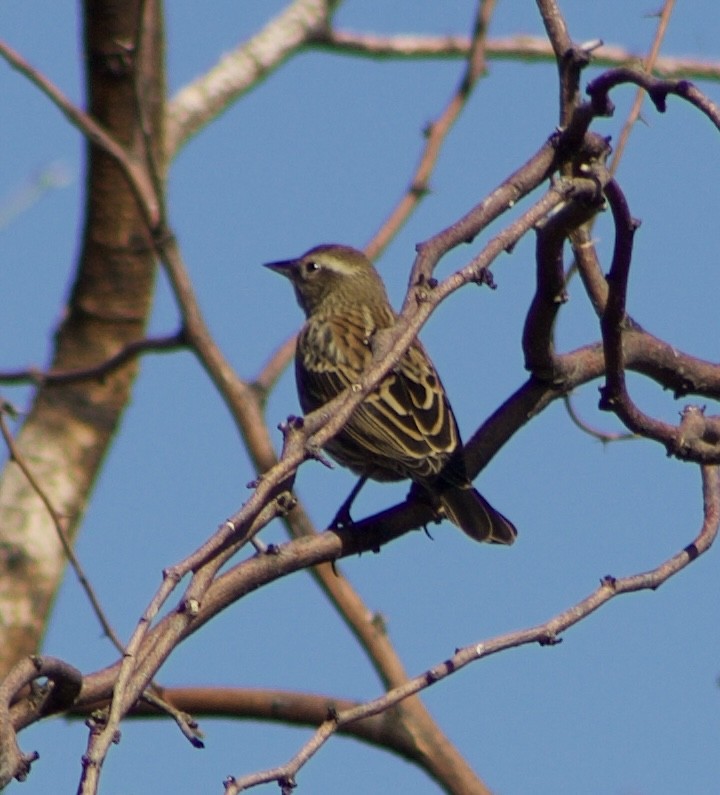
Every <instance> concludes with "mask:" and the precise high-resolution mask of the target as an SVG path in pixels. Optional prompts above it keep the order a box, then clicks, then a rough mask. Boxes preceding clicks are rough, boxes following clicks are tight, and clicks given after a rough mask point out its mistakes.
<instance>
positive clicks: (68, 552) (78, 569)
mask: <svg viewBox="0 0 720 795" xmlns="http://www.w3.org/2000/svg"><path fill="white" fill-rule="evenodd" d="M0 433H2V437H3V439H4V440H5V444H6V445H7V448H8V451H9V453H10V458H11V459H12V460H13V461H14V462H15V463H16V464H17V466H18V468H19V469H20V471H21V472H22V473H23V475H24V476H25V479H26V480H27V482H28V483H29V484H30V488H31V489H32V490H33V491H34V492H35V493H36V494H37V495H38V497H39V498H40V500H41V502H42V504H43V505H44V506H45V509H46V510H47V512H48V515H49V516H50V519H51V521H52V523H53V526H54V527H55V532H56V533H57V537H58V539H59V540H60V544H61V546H62V548H63V551H64V552H65V556H66V557H67V559H68V561H69V563H70V565H71V566H72V569H73V571H74V572H75V575H76V576H77V578H78V582H79V583H80V586H81V587H82V589H83V590H84V591H85V595H86V596H87V598H88V601H89V602H90V606H91V607H92V610H93V612H94V613H95V616H96V617H97V620H98V621H99V622H100V626H101V627H102V629H103V632H104V633H105V634H106V635H107V636H108V638H110V640H111V641H112V644H113V645H114V646H115V648H116V649H117V650H118V652H119V653H120V654H122V653H123V652H124V646H123V644H122V641H121V640H120V638H119V637H118V635H117V634H116V633H115V630H114V629H113V628H112V625H111V624H110V621H109V619H108V618H107V616H106V615H105V611H104V610H103V609H102V606H101V604H100V600H99V599H98V597H97V594H96V593H95V589H94V588H93V586H92V585H91V583H90V580H89V579H88V577H87V575H86V574H85V571H84V569H83V567H82V565H81V563H80V561H79V559H78V557H77V555H76V554H75V551H74V550H73V548H72V545H71V544H70V542H69V541H68V538H67V535H66V533H65V526H64V525H65V520H64V518H63V517H62V516H61V515H60V513H59V511H57V510H56V508H55V506H54V505H53V503H52V500H51V499H50V497H49V496H48V494H47V492H46V491H45V489H44V488H43V487H42V486H41V485H40V483H38V481H37V478H36V477H35V476H34V475H33V473H32V470H31V469H30V467H29V466H28V464H27V462H26V461H25V460H24V458H23V457H22V455H21V454H20V451H19V450H18V448H17V445H16V444H15V440H14V439H13V436H12V433H10V429H9V428H8V426H7V422H6V421H5V412H4V411H3V409H2V407H0Z"/></svg>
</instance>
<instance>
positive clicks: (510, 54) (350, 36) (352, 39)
mask: <svg viewBox="0 0 720 795" xmlns="http://www.w3.org/2000/svg"><path fill="white" fill-rule="evenodd" d="M311 44H312V45H313V46H315V47H317V48H318V49H323V50H324V49H327V50H330V51H332V52H334V53H338V54H341V55H342V54H347V55H352V56H357V57H366V58H389V59H401V58H417V59H426V58H467V56H468V53H469V52H470V38H469V37H468V36H461V35H458V36H425V35H422V34H409V35H408V34H406V35H402V34H398V35H393V36H383V35H378V34H375V33H359V32H356V31H348V30H337V29H331V30H321V31H320V32H318V33H317V34H316V35H315V36H314V37H313V40H312V41H311ZM485 54H486V57H487V58H488V59H489V60H494V61H522V62H525V63H548V62H550V61H555V52H554V51H553V48H552V45H551V44H550V42H549V41H548V40H547V39H546V38H542V37H540V36H523V35H518V36H508V37H504V38H488V39H487V41H486V43H485ZM644 60H645V59H644V58H643V56H642V55H638V54H637V53H634V52H631V51H630V50H626V49H624V48H623V47H619V46H617V45H612V44H603V45H602V46H600V47H598V48H597V49H593V54H592V63H593V65H594V66H610V67H612V66H625V65H628V64H638V63H642V62H643V61H644ZM652 73H653V74H655V75H657V76H658V77H666V78H677V79H680V78H689V79H695V80H720V63H718V62H717V61H702V60H699V59H697V58H682V57H678V56H668V55H666V56H660V57H658V58H657V60H656V61H655V64H654V67H653V69H652Z"/></svg>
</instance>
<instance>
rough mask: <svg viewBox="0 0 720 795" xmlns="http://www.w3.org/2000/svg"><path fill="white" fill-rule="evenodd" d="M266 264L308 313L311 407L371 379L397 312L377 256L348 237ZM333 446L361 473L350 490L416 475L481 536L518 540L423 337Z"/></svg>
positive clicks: (301, 357) (303, 337)
mask: <svg viewBox="0 0 720 795" xmlns="http://www.w3.org/2000/svg"><path fill="white" fill-rule="evenodd" d="M266 267H268V268H270V269H271V270H273V271H275V272H276V273H280V274H282V275H283V276H286V277H287V278H288V279H290V281H291V282H292V284H293V287H294V288H295V295H296V296H297V300H298V303H299V304H300V306H301V307H302V309H303V310H304V312H305V315H306V318H307V322H306V323H305V325H304V326H303V328H302V330H301V331H300V334H299V336H298V341H297V352H296V355H295V376H296V380H297V388H298V395H299V398H300V405H301V406H302V409H303V411H304V412H305V413H308V412H311V411H313V410H314V409H317V408H319V407H320V406H322V405H323V404H325V403H327V402H328V401H329V400H331V399H332V398H334V397H336V396H337V395H338V394H340V393H341V392H343V391H344V390H345V389H347V388H348V387H349V386H351V385H352V384H356V383H359V382H360V381H361V380H362V376H363V373H364V372H365V371H366V370H367V368H368V367H369V366H370V363H371V360H372V350H371V344H372V339H373V335H374V334H375V333H376V331H378V330H380V329H386V328H389V327H391V326H392V325H393V324H394V323H395V320H396V317H397V316H396V314H395V312H394V311H393V309H392V307H391V305H390V302H389V300H388V297H387V293H386V292H385V286H384V285H383V283H382V280H381V279H380V276H379V275H378V273H377V271H376V270H375V268H374V266H373V264H372V263H371V262H370V260H369V259H368V258H367V257H366V256H365V255H364V254H363V253H362V252H360V251H357V250H356V249H354V248H350V247H349V246H340V245H322V246H316V247H315V248H312V249H310V251H308V252H306V253H305V254H303V255H302V256H301V257H298V258H297V259H291V260H284V261H281V262H269V263H267V264H266ZM325 449H326V450H327V452H328V453H329V454H330V455H331V456H332V457H333V458H334V459H335V460H336V461H338V463H340V464H342V465H343V466H346V467H349V468H350V469H351V470H352V471H353V472H355V473H356V474H358V475H360V477H361V481H360V483H359V484H358V488H356V489H354V490H353V494H352V495H351V498H350V499H352V497H354V495H355V494H356V493H357V491H358V490H359V486H360V485H362V483H363V482H364V481H365V480H366V479H367V478H371V479H372V480H379V481H393V480H404V479H406V478H410V479H411V480H412V481H414V483H416V484H417V485H418V486H420V487H421V489H423V490H424V491H425V492H426V493H427V495H428V496H429V498H430V501H431V502H432V504H433V505H435V506H436V507H439V508H440V509H441V511H442V512H444V513H445V514H446V515H447V517H448V518H449V519H450V520H451V521H452V522H454V523H455V524H456V525H457V526H458V527H459V528H461V529H462V530H464V531H465V532H466V533H467V534H468V535H469V536H470V537H471V538H474V539H475V540H476V541H489V542H493V543H497V544H512V542H513V541H514V540H515V536H516V535H517V531H516V530H515V527H514V526H513V524H512V523H511V522H510V521H509V520H508V519H506V518H505V517H504V516H503V515H502V514H501V513H499V512H498V511H496V510H495V509H494V508H493V507H492V506H491V505H490V504H489V503H488V502H487V500H486V499H485V498H484V497H483V496H482V495H481V494H480V493H479V492H478V491H476V490H475V489H474V488H473V486H472V484H471V483H470V479H469V477H468V474H467V471H466V468H465V459H464V454H463V445H462V441H461V440H460V434H459V432H458V427H457V422H456V421H455V416H454V415H453V411H452V409H451V407H450V403H449V402H448V399H447V396H446V394H445V390H444V388H443V385H442V383H441V381H440V378H439V377H438V374H437V372H436V371H435V367H434V366H433V363H432V362H431V361H430V357H429V356H428V355H427V353H426V352H425V349H424V348H423V346H422V345H421V344H420V342H419V341H417V340H415V341H414V342H413V343H412V345H410V347H409V348H408V350H407V352H406V353H405V354H404V355H403V357H402V358H401V359H400V361H399V362H398V364H397V365H396V367H395V368H394V369H393V370H391V371H390V372H389V373H388V374H387V375H386V376H385V377H384V378H383V380H382V381H381V382H380V383H379V384H378V386H377V387H376V388H375V389H374V390H373V391H372V392H371V393H370V394H369V395H368V396H367V397H366V398H365V399H364V400H363V401H362V403H360V405H359V406H358V407H357V408H356V409H355V410H354V411H353V413H352V414H351V415H350V418H349V420H348V422H347V424H346V425H345V427H344V428H343V429H342V430H341V431H340V432H339V433H338V434H337V435H336V436H335V437H333V439H331V440H330V441H329V442H328V443H327V445H326V446H325ZM348 508H349V506H348ZM345 513H346V516H348V517H349V514H348V513H347V511H346V512H345Z"/></svg>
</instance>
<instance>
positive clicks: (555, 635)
mask: <svg viewBox="0 0 720 795" xmlns="http://www.w3.org/2000/svg"><path fill="white" fill-rule="evenodd" d="M701 474H702V485H703V507H704V516H703V523H702V527H701V529H700V532H699V533H698V535H697V536H696V538H695V539H694V540H693V541H692V542H691V543H690V544H688V545H687V546H686V547H685V548H684V549H683V550H681V551H680V552H678V553H676V554H675V555H673V556H672V557H671V558H669V559H668V560H666V561H664V562H663V563H661V564H660V565H658V566H657V567H655V568H654V569H651V570H650V571H647V572H643V573H640V574H633V575H630V576H627V577H621V578H615V577H612V576H610V575H606V576H604V577H603V578H602V579H601V581H600V586H599V587H598V588H597V589H596V590H595V591H594V592H593V593H591V594H590V595H589V596H587V597H586V598H585V599H583V600H581V601H580V602H578V603H577V604H575V605H572V606H571V607H569V608H568V609H566V610H564V611H563V612H562V613H559V614H558V615H556V616H554V617H552V618H550V619H549V620H548V621H546V622H544V623H543V624H540V625H538V626H535V627H532V628H530V629H524V630H518V631H516V632H510V633H507V634H505V635H500V636H498V637H495V638H491V639H489V640H487V641H481V642H479V643H476V644H473V645H471V646H466V647H465V648H462V649H459V650H457V651H456V652H455V653H454V654H453V655H452V656H451V657H450V658H448V659H447V660H445V661H444V662H441V663H438V664H437V665H435V666H433V667H432V668H430V669H428V670H427V671H425V672H424V673H422V674H420V675H419V676H415V677H413V678H412V679H409V680H408V681H407V682H405V683H404V684H403V685H401V686H400V687H396V688H393V689H392V690H390V691H389V692H387V693H385V694H384V695H382V696H380V697H378V698H376V699H373V700H372V701H368V702H366V703H364V704H360V705H357V706H353V707H350V708H348V709H346V710H341V711H332V712H331V713H330V714H329V715H328V717H327V718H326V720H325V721H324V722H323V723H322V724H321V726H320V727H319V728H318V730H317V731H316V732H315V734H314V735H313V737H312V738H311V739H310V740H309V741H308V742H307V743H306V744H305V745H304V746H303V747H302V748H301V749H300V751H299V752H298V753H297V754H296V755H295V756H294V757H293V758H292V759H291V760H290V761H289V762H288V763H287V764H285V765H282V766H280V767H276V768H272V769H270V770H264V771H261V772H258V773H251V774H250V775H247V776H243V777H242V778H232V777H231V778H229V779H226V780H225V795H237V793H239V792H242V791H244V790H248V789H251V788H252V787H255V786H258V785H259V784H265V783H268V782H270V781H277V782H278V783H280V785H281V786H283V784H284V783H285V782H288V783H290V784H292V783H294V781H295V776H296V775H297V773H298V772H299V770H300V769H301V768H302V767H303V766H304V765H305V764H306V763H307V762H308V761H309V760H310V759H311V758H312V757H313V756H314V755H315V754H316V753H317V752H318V751H319V750H320V748H321V747H322V746H323V745H324V744H325V742H327V740H328V739H329V738H330V737H331V736H332V735H333V734H334V733H335V732H336V731H338V730H339V729H340V728H341V727H343V726H345V725H347V724H349V723H352V722H353V721H356V720H359V719H362V718H368V717H371V716H373V715H378V714H381V713H383V712H386V711H387V710H388V709H390V708H391V707H393V706H395V705H397V704H398V703H400V702H401V701H403V700H404V699H406V698H407V697H408V696H410V695H415V694H417V693H419V692H420V691H422V690H425V689H426V688H428V687H431V686H432V685H434V684H436V683H437V682H439V681H442V680H443V679H446V678H447V677H449V676H452V675H453V674H455V673H456V672H457V671H459V670H460V669H461V668H464V667H465V666H466V665H468V664H469V663H471V662H475V661H476V660H480V659H482V658H484V657H489V656H491V655H493V654H497V653H498V652H500V651H505V650H506V649H511V648H516V647H518V646H524V645H527V644H529V643H539V644H540V645H543V646H548V645H554V644H557V643H559V642H560V641H561V638H560V635H561V634H562V633H563V632H566V631H567V630H568V629H570V627H572V626H574V625H575V624H578V623H579V622H581V621H583V620H584V619H585V618H587V617H588V616H589V615H591V614H592V613H594V612H595V611H596V610H598V609H600V608H601V607H602V606H603V605H605V604H607V602H609V601H610V600H612V599H614V598H615V597H616V596H619V595H620V594H625V593H634V592H636V591H641V590H656V589H657V588H659V587H660V586H661V585H662V584H663V583H665V582H667V580H668V579H670V578H671V577H672V576H673V575H675V574H677V573H678V572H679V571H682V569H684V568H685V567H686V566H688V565H689V564H690V563H692V562H693V561H694V560H696V559H697V558H698V557H700V555H702V554H703V553H704V552H706V551H707V550H708V549H709V548H710V546H711V545H712V543H713V541H714V540H715V537H716V536H717V532H718V524H720V471H719V470H718V467H716V466H705V467H701Z"/></svg>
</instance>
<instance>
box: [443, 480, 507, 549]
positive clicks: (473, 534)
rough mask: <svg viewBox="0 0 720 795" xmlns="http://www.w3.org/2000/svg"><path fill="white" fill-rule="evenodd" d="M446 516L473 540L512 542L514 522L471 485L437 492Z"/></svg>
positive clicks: (498, 542)
mask: <svg viewBox="0 0 720 795" xmlns="http://www.w3.org/2000/svg"><path fill="white" fill-rule="evenodd" d="M440 501H441V504H442V507H443V508H444V509H445V513H446V514H447V517H448V519H450V521H451V522H452V523H453V524H456V525H457V526H458V527H459V528H460V529H461V530H463V531H464V532H465V533H467V534H468V535H469V536H470V538H474V539H475V541H487V542H488V543H490V544H512V543H513V541H515V537H516V536H517V530H516V529H515V525H514V524H513V523H512V522H511V521H510V520H509V519H506V518H505V517H504V516H503V515H502V514H501V513H500V512H499V511H496V510H495V508H493V507H492V505H490V503H489V502H488V501H487V500H486V499H485V497H483V496H482V494H480V492H479V491H477V490H476V489H474V488H473V487H472V486H469V485H468V486H466V487H462V486H455V487H452V488H449V489H446V490H444V491H443V492H442V494H441V495H440Z"/></svg>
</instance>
